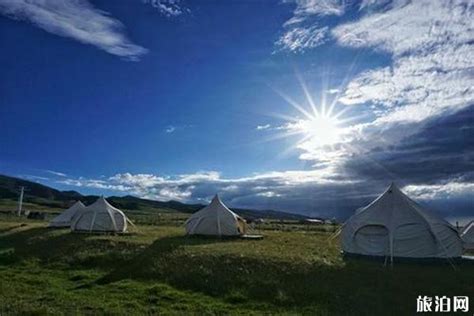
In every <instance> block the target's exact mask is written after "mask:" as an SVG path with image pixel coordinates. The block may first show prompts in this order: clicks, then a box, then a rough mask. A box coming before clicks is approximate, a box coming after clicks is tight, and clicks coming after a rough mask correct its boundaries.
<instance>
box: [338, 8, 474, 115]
mask: <svg viewBox="0 0 474 316" xmlns="http://www.w3.org/2000/svg"><path fill="white" fill-rule="evenodd" d="M473 12H474V11H473V10H472V2H469V1H449V2H448V1H422V0H420V1H414V2H410V3H404V2H403V3H400V2H395V4H393V5H392V7H391V8H390V9H389V10H386V11H383V12H380V13H376V14H371V15H368V16H366V17H364V18H362V19H360V20H359V21H356V22H353V23H348V24H345V25H341V26H338V27H336V28H335V29H333V31H332V33H333V35H334V36H335V37H336V38H337V40H338V42H339V43H340V44H341V45H346V46H352V47H374V48H375V49H380V50H385V51H387V52H389V53H391V54H392V55H393V60H394V62H393V65H392V66H389V67H384V68H379V69H375V70H370V71H367V72H364V73H362V74H360V75H359V76H358V77H356V78H355V79H354V80H352V82H350V83H349V85H348V86H347V89H346V91H345V94H344V95H343V96H342V97H341V99H340V101H341V102H342V103H345V104H361V103H366V102H371V103H373V104H375V105H378V106H380V109H381V110H380V111H379V112H378V114H379V118H378V120H377V122H380V123H389V122H421V121H424V120H426V119H431V118H433V117H436V116H439V115H441V114H443V113H445V112H446V111H456V110H459V109H462V108H464V107H466V106H468V105H470V104H471V103H472V101H473V100H474V89H473V87H474V76H473V73H472V69H473V67H474V58H473V57H474V48H473V45H472V41H473V40H474V22H473V21H474V16H473V15H474V13H473Z"/></svg>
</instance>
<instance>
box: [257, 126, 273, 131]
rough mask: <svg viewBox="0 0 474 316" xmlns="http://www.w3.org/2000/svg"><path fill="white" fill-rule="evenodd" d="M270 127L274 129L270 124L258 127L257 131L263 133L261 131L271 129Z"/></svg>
mask: <svg viewBox="0 0 474 316" xmlns="http://www.w3.org/2000/svg"><path fill="white" fill-rule="evenodd" d="M270 127H272V126H271V125H270V124H265V125H257V127H256V130H257V131H261V130H265V129H269V128H270Z"/></svg>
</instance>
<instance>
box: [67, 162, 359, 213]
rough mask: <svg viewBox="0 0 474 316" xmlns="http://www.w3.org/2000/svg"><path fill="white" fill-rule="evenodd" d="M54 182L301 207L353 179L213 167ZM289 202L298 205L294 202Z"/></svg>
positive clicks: (193, 199)
mask: <svg viewBox="0 0 474 316" xmlns="http://www.w3.org/2000/svg"><path fill="white" fill-rule="evenodd" d="M58 183H61V184H66V185H70V186H76V187H89V188H95V189H99V190H111V191H117V192H122V193H124V194H133V195H135V196H138V197H142V198H148V199H155V200H177V201H181V202H189V203H201V202H203V201H208V200H209V199H211V198H212V196H213V195H214V194H216V193H219V194H220V195H221V196H222V197H223V198H224V199H225V200H226V201H227V202H229V203H231V204H233V206H243V207H248V206H252V207H260V206H261V204H262V203H261V201H262V200H264V201H266V203H269V201H271V203H274V207H275V208H282V207H285V206H286V207H288V205H287V204H285V203H287V202H291V203H295V201H297V203H300V206H299V208H303V206H304V205H306V204H307V201H308V200H313V199H315V198H317V197H318V196H321V197H322V198H323V199H327V196H326V194H325V193H324V192H327V190H328V188H329V190H333V191H336V190H335V188H341V187H344V186H347V185H352V184H354V183H356V181H353V180H348V179H344V180H342V179H340V178H338V177H337V176H335V174H334V172H331V171H324V170H308V171H304V170H294V171H284V172H268V173H263V174H255V175H253V176H249V177H239V178H223V177H222V176H221V175H220V173H219V172H216V171H207V172H197V173H194V174H181V175H176V176H159V175H153V174H131V173H123V174H116V175H114V176H112V177H109V178H108V179H106V180H103V179H85V178H78V179H65V180H60V181H58ZM317 187H321V188H322V191H319V190H316V189H315V188H317ZM323 187H324V188H323ZM309 192H311V193H309ZM341 192H344V190H340V191H339V192H334V193H333V196H336V197H337V196H339V195H340V194H341ZM285 199H287V200H285ZM305 203H306V204H305ZM292 206H293V207H296V208H297V209H298V206H295V205H294V204H292ZM306 206H307V205H306Z"/></svg>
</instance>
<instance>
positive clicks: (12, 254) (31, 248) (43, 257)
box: [0, 227, 84, 264]
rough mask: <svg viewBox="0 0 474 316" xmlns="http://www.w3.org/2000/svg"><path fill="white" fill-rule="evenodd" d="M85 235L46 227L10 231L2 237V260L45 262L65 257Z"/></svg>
mask: <svg viewBox="0 0 474 316" xmlns="http://www.w3.org/2000/svg"><path fill="white" fill-rule="evenodd" d="M83 240H84V237H83V236H76V235H72V234H69V233H59V234H58V232H57V230H51V229H48V228H46V227H32V228H28V229H23V230H20V231H13V229H11V230H10V233H8V234H6V235H4V236H2V238H1V239H0V253H2V252H3V254H2V255H0V260H2V262H3V263H7V264H8V263H10V264H13V263H17V262H20V261H23V260H28V259H38V260H40V261H42V262H44V263H49V262H54V261H56V259H58V258H64V256H67V255H68V253H70V250H71V249H74V248H75V247H77V246H78V245H81V244H83Z"/></svg>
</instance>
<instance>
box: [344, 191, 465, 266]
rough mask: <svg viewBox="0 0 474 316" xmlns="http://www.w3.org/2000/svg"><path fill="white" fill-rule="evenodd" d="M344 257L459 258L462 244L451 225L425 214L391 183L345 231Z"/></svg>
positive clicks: (348, 224) (351, 221)
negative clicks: (346, 255)
mask: <svg viewBox="0 0 474 316" xmlns="http://www.w3.org/2000/svg"><path fill="white" fill-rule="evenodd" d="M341 241H342V249H343V251H344V253H345V254H349V255H350V254H355V255H366V256H376V257H384V258H386V259H390V260H391V261H392V262H393V258H418V259H419V258H425V259H428V258H430V259H431V258H433V259H434V258H458V257H461V255H462V242H461V239H460V237H459V235H458V233H457V231H456V229H455V228H454V227H453V226H451V225H450V224H449V223H448V222H446V221H444V220H443V219H441V218H439V217H437V216H435V215H434V214H431V213H429V212H427V211H426V210H424V209H423V208H422V207H421V206H420V205H418V204H417V203H416V202H414V201H413V200H411V199H410V198H409V197H408V196H406V195H405V194H404V193H403V192H402V191H400V189H398V187H397V186H396V185H395V184H393V183H392V185H390V187H389V188H388V189H387V190H386V191H385V192H384V193H383V194H382V195H380V196H379V197H378V198H377V199H375V200H374V201H373V202H372V203H370V204H369V205H368V206H366V207H364V208H363V209H362V210H360V211H358V212H356V213H355V214H354V215H353V216H352V217H351V218H349V219H348V220H347V222H346V223H345V224H344V226H343V227H342V232H341Z"/></svg>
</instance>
